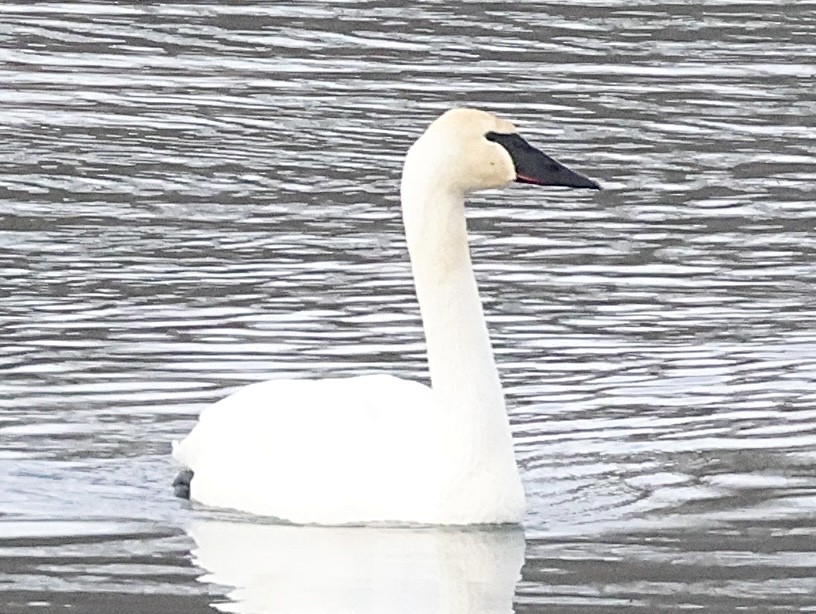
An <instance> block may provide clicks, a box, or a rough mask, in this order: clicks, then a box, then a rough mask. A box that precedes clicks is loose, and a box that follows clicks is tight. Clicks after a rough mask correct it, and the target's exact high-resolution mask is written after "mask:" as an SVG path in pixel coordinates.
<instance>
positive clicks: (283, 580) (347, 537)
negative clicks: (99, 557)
mask: <svg viewBox="0 0 816 614" xmlns="http://www.w3.org/2000/svg"><path fill="white" fill-rule="evenodd" d="M187 532H188V533H189V534H190V536H191V537H192V538H193V540H195V543H196V547H195V548H194V549H193V557H194V560H195V562H196V563H197V564H198V565H199V566H200V567H202V568H203V569H204V570H205V571H206V572H207V573H206V574H205V575H204V576H203V577H202V578H201V580H202V581H206V582H213V583H216V584H221V585H226V586H228V587H232V590H231V591H230V592H229V593H228V596H229V598H230V599H231V600H232V601H231V602H230V603H221V604H215V605H216V607H217V608H219V609H220V610H222V611H226V612H242V613H250V612H252V613H261V612H263V613H264V614H272V613H277V612H287V613H294V612H303V613H304V614H305V613H308V614H313V613H315V612H321V613H324V614H335V613H345V612H349V613H350V612H354V613H355V614H365V613H367V612H371V613H374V612H376V613H378V614H381V613H391V612H394V613H401V612H404V613H406V614H408V613H410V614H415V613H417V612H422V613H434V612H450V613H453V612H456V613H457V614H466V613H470V612H473V613H475V612H478V613H494V612H495V613H502V614H507V613H509V612H512V603H513V594H514V592H515V586H516V582H517V581H518V579H519V577H520V572H521V566H522V564H523V562H524V533H523V531H522V530H521V529H519V528H517V527H513V528H496V527H492V528H484V529H483V528H467V529H458V528H457V529H454V528H439V527H436V528H386V527H383V528H379V527H366V528H356V527H340V528H337V527H308V526H306V527H304V526H294V525H274V524H259V523H251V522H239V521H228V520H209V519H197V520H195V521H194V522H193V523H192V524H191V525H190V526H189V527H187Z"/></svg>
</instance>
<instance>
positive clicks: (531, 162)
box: [403, 109, 600, 195]
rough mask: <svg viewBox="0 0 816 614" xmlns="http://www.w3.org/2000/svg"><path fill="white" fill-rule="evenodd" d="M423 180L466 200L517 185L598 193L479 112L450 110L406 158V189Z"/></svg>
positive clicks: (513, 129) (510, 129)
mask: <svg viewBox="0 0 816 614" xmlns="http://www.w3.org/2000/svg"><path fill="white" fill-rule="evenodd" d="M420 177H422V178H424V180H425V181H428V182H430V184H431V186H432V187H433V188H434V189H435V190H444V191H452V192H456V193H460V194H462V195H466V194H469V193H471V192H477V191H479V190H487V189H490V188H499V187H502V186H505V185H507V184H508V183H510V182H513V181H517V182H520V183H530V184H535V185H552V186H567V187H572V188H591V189H596V190H597V189H600V186H599V185H598V184H597V183H596V182H594V181H592V180H591V179H589V178H588V177H584V176H583V175H581V174H579V173H576V172H574V171H571V170H570V169H568V168H567V167H566V166H564V165H563V164H561V163H560V162H557V161H556V160H553V159H552V158H550V157H549V156H547V155H546V154H544V153H543V152H541V151H539V150H538V149H536V148H535V147H533V146H532V145H530V144H529V143H527V141H525V140H524V139H523V138H522V137H521V136H519V134H518V131H517V130H516V127H515V126H514V125H513V124H511V123H510V122H509V121H506V120H503V119H500V118H498V117H496V116H495V115H492V114H491V113H487V112H486V111H480V110H477V109H451V110H450V111H447V112H445V113H444V114H442V115H441V116H440V117H438V118H437V119H436V120H434V121H433V122H432V123H431V125H430V126H428V129H427V130H426V131H425V133H424V134H423V135H422V136H421V137H420V138H419V139H418V140H417V141H416V143H414V145H413V146H412V147H411V149H410V150H409V152H408V155H407V156H406V158H405V168H404V170H403V185H404V184H405V183H406V182H413V181H417V180H418V179H419V178H420Z"/></svg>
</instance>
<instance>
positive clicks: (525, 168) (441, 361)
mask: <svg viewBox="0 0 816 614" xmlns="http://www.w3.org/2000/svg"><path fill="white" fill-rule="evenodd" d="M511 181H518V182H522V183H533V184H539V185H565V186H571V187H580V188H598V185H597V184H596V183H595V182H593V181H591V180H590V179H587V178H586V177H584V176H582V175H579V174H578V173H574V172H573V171H570V170H569V169H567V168H566V167H564V166H563V165H561V164H560V163H558V162H556V161H555V160H553V159H552V158H549V157H547V156H546V155H544V154H543V153H541V152H540V151H538V150H537V149H535V148H533V147H532V146H530V145H529V144H527V142H526V141H524V140H523V139H522V138H521V137H519V136H518V135H517V133H516V129H515V127H514V126H513V125H512V124H511V123H509V122H506V121H504V120H501V119H499V118H497V117H495V116H493V115H491V114H489V113H486V112H484V111H478V110H474V109H454V110H451V111H448V112H447V113H445V114H443V115H442V116H441V117H439V118H438V119H437V120H435V121H434V122H433V123H432V124H431V125H430V126H429V127H428V129H427V130H426V131H425V133H424V134H423V135H422V136H421V137H420V138H419V139H418V140H417V141H416V143H414V145H413V146H412V147H411V148H410V150H409V151H408V154H407V156H406V159H405V165H404V168H403V177H402V185H401V198H402V207H403V221H404V225H405V232H406V238H407V243H408V250H409V253H410V257H411V267H412V272H413V275H414V283H415V286H416V292H417V298H418V300H419V305H420V311H421V314H422V320H423V327H424V330H425V337H426V343H427V352H428V367H429V371H430V375H431V387H428V386H425V385H423V384H419V383H417V382H412V381H407V380H403V379H399V378H396V377H392V376H388V375H366V376H360V377H353V378H346V379H324V380H270V381H267V382H261V383H257V384H252V385H249V386H246V387H244V388H242V389H240V390H238V391H237V392H235V393H233V394H232V395H230V396H228V397H226V398H224V399H222V400H221V401H219V402H217V403H215V404H214V405H212V406H210V407H208V408H206V409H205V410H204V411H203V412H202V414H201V416H200V419H199V421H198V423H197V425H196V426H195V428H193V430H192V431H191V433H190V434H189V435H188V436H187V437H186V438H184V439H183V440H182V441H181V442H178V443H175V444H174V450H173V455H174V457H175V459H176V460H177V461H178V462H179V463H180V464H181V465H182V466H184V467H186V468H188V469H189V470H190V471H189V472H188V473H189V475H191V476H192V480H191V481H190V482H189V495H190V497H191V498H192V499H193V500H195V501H198V502H200V503H203V504H206V505H212V506H217V507H224V508H232V509H237V510H241V511H245V512H249V513H252V514H258V515H263V516H271V517H275V518H278V519H282V520H286V521H290V522H294V523H303V524H305V523H314V524H327V525H339V524H368V523H421V524H453V525H467V524H505V523H511V524H515V523H519V522H521V520H522V517H523V514H524V492H523V489H522V485H521V479H520V477H519V474H518V469H517V467H516V462H515V457H514V454H513V445H512V438H511V432H510V425H509V421H508V418H507V412H506V409H505V404H504V395H503V393H502V388H501V383H500V381H499V376H498V372H497V370H496V365H495V362H494V359H493V351H492V348H491V344H490V338H489V335H488V330H487V326H486V324H485V319H484V314H483V310H482V305H481V301H480V299H479V294H478V288H477V286H476V280H475V277H474V275H473V269H472V266H471V260H470V251H469V247H468V239H467V227H466V223H465V213H464V201H465V196H466V195H467V194H469V193H471V192H475V191H478V190H483V189H488V188H496V187H501V186H504V185H505V184H507V183H509V182H511Z"/></svg>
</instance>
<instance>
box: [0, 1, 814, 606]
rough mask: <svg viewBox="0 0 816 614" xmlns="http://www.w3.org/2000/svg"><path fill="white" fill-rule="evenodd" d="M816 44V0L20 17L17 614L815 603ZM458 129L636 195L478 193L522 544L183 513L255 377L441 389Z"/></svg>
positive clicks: (0, 326)
mask: <svg viewBox="0 0 816 614" xmlns="http://www.w3.org/2000/svg"><path fill="white" fill-rule="evenodd" d="M814 58H816V3H814V2H810V1H798V2H770V1H769V2H752V3H744V2H740V3H737V2H731V1H730V0H708V1H700V2H694V3H685V2H642V3H633V2H625V1H623V0H582V1H579V2H564V3H561V2H558V3H539V2H516V3H499V2H492V3H491V2H459V3H453V2H420V3H412V4H407V5H403V4H402V3H396V2H391V1H390V0H370V1H362V0H360V1H357V0H346V1H342V2H329V3H325V2H306V1H304V2H298V3H294V4H293V5H291V6H288V5H284V4H282V3H265V2H246V3H241V4H232V3H223V4H210V3H190V4H185V3H177V2H169V3H161V4H159V3H141V2H133V1H131V2H127V1H121V2H106V3H94V2H82V3H45V2H38V3H29V2H18V3H13V2H4V3H3V4H2V5H0V444H1V446H2V447H0V611H2V612H9V613H16V612H22V611H29V610H30V611H38V612H50V611H54V612H56V611H60V612H63V611H66V609H65V606H66V605H68V606H71V607H72V609H71V610H69V611H80V612H109V611H114V610H118V611H122V612H154V611H175V612H200V611H209V609H210V608H211V607H212V605H213V604H215V606H216V607H218V608H221V609H229V610H230V611H244V612H246V611H253V612H284V611H286V612H295V611H303V612H314V611H324V612H347V611H348V612H352V611H353V612H369V611H378V612H398V611H399V612H431V611H448V612H482V611H505V612H508V611H510V609H511V608H514V609H515V611H516V612H543V611H546V612H554V611H582V612H622V611H643V612H652V611H660V610H673V609H680V608H696V609H701V610H702V611H705V612H720V611H737V610H739V611H749V612H750V611H754V612H769V611H799V612H801V611H815V610H816V571H814V568H816V470H815V468H816V298H814V296H815V294H814V286H816V264H814V262H815V257H816V228H815V225H816V210H815V209H814V199H813V194H814V184H815V183H816V167H814V155H816V128H814V125H815V124H814V116H816V62H814ZM454 105H471V106H477V107H481V108H486V109H489V110H491V111H493V112H496V113H499V114H501V115H502V116H505V117H507V118H508V119H511V120H513V121H514V123H516V124H517V125H518V126H519V127H520V129H521V131H522V132H523V134H524V135H525V136H526V137H527V139H528V140H529V141H531V142H533V143H534V144H536V145H538V146H540V147H541V148H542V149H544V150H545V151H547V152H548V153H550V154H551V155H553V156H554V157H556V158H558V159H560V160H561V161H563V162H564V163H566V164H568V165H570V166H571V167H573V168H575V169H576V170H579V171H582V172H584V173H586V174H588V175H590V176H591V177H593V178H595V179H597V180H599V181H600V182H601V183H602V184H603V185H604V187H605V188H606V189H605V190H604V191H603V192H601V193H598V194H594V193H588V192H584V191H566V190H557V189H553V190H541V189H535V188H529V187H522V186H517V187H514V188H511V189H508V190H505V191H503V192H501V193H490V194H484V195H479V196H478V197H477V198H474V199H473V200H472V202H471V205H470V210H469V224H470V228H471V235H472V242H473V247H472V250H473V259H474V262H475V263H476V268H477V276H478V279H479V283H480V288H481V291H482V296H483V300H484V304H485V308H486V312H487V315H488V320H489V324H490V329H491V335H492V338H493V342H494V347H495V351H496V354H497V360H498V363H499V366H500V370H501V375H502V379H503V382H504V385H505V389H506V394H507V398H508V405H509V412H510V418H511V422H512V425H513V429H514V433H515V441H516V449H517V454H518V458H519V463H520V465H521V470H522V474H523V478H524V482H525V486H526V489H527V492H528V507H529V511H528V515H527V518H526V521H525V526H524V534H523V536H522V535H520V534H519V533H518V532H516V533H513V532H510V533H508V534H506V535H505V534H503V533H502V532H499V533H495V532H490V531H487V532H480V531H475V532H474V531H471V532H467V531H465V532H461V531H460V532H457V531H452V532H451V531H439V530H433V529H427V530H419V529H418V530H407V529H406V530H403V531H402V532H400V531H396V532H395V531H394V530H391V531H389V530H385V529H383V530H376V531H375V530H374V529H372V530H370V532H367V530H360V529H358V530H356V531H352V532H351V533H349V530H348V529H346V530H340V529H335V530H331V529H323V530H318V529H308V528H297V527H282V526H276V525H272V524H268V523H259V522H257V521H256V520H253V519H250V518H246V517H241V516H238V515H233V516H230V515H228V514H224V513H222V512H215V511H213V510H207V509H201V508H198V507H196V506H189V505H186V504H185V503H183V502H180V501H179V500H177V499H174V498H173V497H172V494H171V491H170V488H169V484H170V482H171V481H172V479H173V476H174V474H175V471H176V468H175V467H174V466H173V464H172V462H171V460H170V458H169V450H170V442H171V441H172V440H173V439H177V438H179V437H181V436H183V435H184V434H185V433H186V432H187V431H188V430H189V429H190V428H191V427H192V426H193V424H194V422H195V420H196V417H197V414H198V412H199V411H200V410H201V409H202V408H203V407H205V406H206V405H207V404H208V403H210V402H213V401H215V400H217V399H219V398H221V397H222V396H224V395H225V394H226V393H228V392H229V391H231V390H234V389H235V388H237V387H239V386H241V385H244V384H247V383H250V382H254V381H258V380H262V379H268V378H273V377H323V376H329V375H352V374H359V373H363V372H369V371H371V370H372V369H377V370H381V371H386V372H391V373H394V374H399V375H401V376H405V377H412V378H416V379H420V380H425V379H426V378H427V372H426V367H425V363H424V354H423V351H424V350H423V347H424V346H423V337H422V331H421V324H420V320H419V316H418V308H417V305H416V302H415V299H414V295H413V290H412V285H411V278H410V272H409V267H408V261H407V256H406V253H405V244H404V239H403V236H402V230H401V223H400V214H399V202H398V197H397V192H398V190H397V186H398V179H399V172H400V165H401V160H402V157H403V155H404V152H405V150H406V148H407V147H408V146H409V144H410V143H411V141H412V140H413V139H414V138H416V137H417V136H418V135H419V134H420V133H421V131H422V130H423V128H424V126H425V125H426V124H427V122H429V121H430V120H431V119H432V118H433V117H435V116H436V115H438V114H439V113H440V112H441V111H443V110H444V109H447V108H449V107H451V106H454ZM341 546H342V547H341ZM310 548H311V549H310ZM273 556H279V557H280V559H281V560H276V561H273V560H271V559H270V558H264V557H273ZM378 557H379V558H378ZM522 559H523V561H522ZM294 560H297V561H298V563H297V564H294V563H292V561H294ZM372 561H380V562H382V561H386V563H384V565H385V567H383V566H381V565H379V564H377V565H375V564H372ZM440 561H441V562H440ZM522 562H523V566H522ZM389 566H393V569H392V567H389ZM386 567H387V568H388V569H389V570H392V571H393V574H392V576H393V577H388V578H386V576H387V575H388V574H386V573H384V572H382V570H383V569H384V568H386ZM519 567H521V571H520V574H519ZM406 574H407V575H411V574H415V577H414V576H411V578H412V579H411V581H406V580H405V578H406ZM321 600H322V601H321Z"/></svg>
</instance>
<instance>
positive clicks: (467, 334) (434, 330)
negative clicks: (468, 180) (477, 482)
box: [402, 181, 509, 445]
mask: <svg viewBox="0 0 816 614" xmlns="http://www.w3.org/2000/svg"><path fill="white" fill-rule="evenodd" d="M402 197H403V219H404V222H405V231H406V237H407V241H408V250H409V253H410V257H411V267H412V270H413V274H414V284H415V286H416V293H417V299H418V301H419V306H420V312H421V314H422V322H423V328H424V331H425V339H426V345H427V352H428V368H429V371H430V375H431V384H432V388H433V391H434V398H435V399H436V402H437V403H439V405H440V406H441V411H442V412H443V413H444V414H447V415H448V416H450V418H451V419H452V420H453V421H454V422H455V423H456V425H457V428H458V429H465V430H470V429H473V430H476V431H479V433H480V435H479V437H477V438H476V439H475V440H477V441H478V440H479V439H481V440H485V439H491V440H493V439H495V438H499V439H501V440H502V445H506V444H507V442H506V437H509V424H508V421H507V414H506V411H505V404H504V395H503V392H502V388H501V383H500V381H499V375H498V371H497V369H496V364H495V361H494V358H493V349H492V346H491V343H490V337H489V334H488V329H487V324H486V321H485V317H484V311H483V309H482V303H481V300H480V298H479V291H478V287H477V284H476V278H475V276H474V274H473V267H472V265H471V259H470V250H469V245H468V239H467V224H466V219H465V208H464V194H460V193H456V192H455V191H452V190H444V189H437V188H435V186H433V185H430V186H428V185H426V186H425V188H424V189H421V185H417V184H413V185H411V184H409V185H406V182H405V181H404V182H403V190H402Z"/></svg>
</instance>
